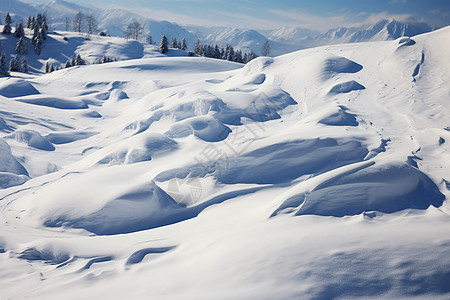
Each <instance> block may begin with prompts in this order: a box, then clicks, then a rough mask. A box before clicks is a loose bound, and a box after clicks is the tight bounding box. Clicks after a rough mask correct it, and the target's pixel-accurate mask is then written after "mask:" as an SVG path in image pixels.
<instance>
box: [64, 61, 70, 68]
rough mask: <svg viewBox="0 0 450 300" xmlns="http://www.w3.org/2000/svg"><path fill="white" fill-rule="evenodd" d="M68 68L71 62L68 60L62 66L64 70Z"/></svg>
mask: <svg viewBox="0 0 450 300" xmlns="http://www.w3.org/2000/svg"><path fill="white" fill-rule="evenodd" d="M70 67H72V60H71V59H68V60H67V61H66V63H65V65H64V68H70Z"/></svg>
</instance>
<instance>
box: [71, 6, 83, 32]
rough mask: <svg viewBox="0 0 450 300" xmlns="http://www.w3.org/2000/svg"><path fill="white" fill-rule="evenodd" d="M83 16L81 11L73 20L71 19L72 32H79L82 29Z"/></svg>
mask: <svg viewBox="0 0 450 300" xmlns="http://www.w3.org/2000/svg"><path fill="white" fill-rule="evenodd" d="M83 20H84V15H83V13H82V12H81V11H79V12H78V13H77V14H76V15H75V18H74V19H73V30H74V31H76V32H81V28H82V27H83Z"/></svg>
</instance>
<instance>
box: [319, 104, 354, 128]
mask: <svg viewBox="0 0 450 300" xmlns="http://www.w3.org/2000/svg"><path fill="white" fill-rule="evenodd" d="M346 110H347V108H345V107H344V106H339V110H338V112H337V113H334V114H332V115H330V116H328V117H326V118H323V119H322V120H320V121H319V123H321V124H325V125H329V126H358V121H356V117H355V115H354V114H351V113H348V112H347V111H346Z"/></svg>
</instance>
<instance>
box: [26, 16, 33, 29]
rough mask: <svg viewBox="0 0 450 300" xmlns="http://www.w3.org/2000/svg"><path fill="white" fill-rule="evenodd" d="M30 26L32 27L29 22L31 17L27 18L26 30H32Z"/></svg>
mask: <svg viewBox="0 0 450 300" xmlns="http://www.w3.org/2000/svg"><path fill="white" fill-rule="evenodd" d="M32 25H33V24H32V22H31V17H30V16H28V18H27V28H28V29H32V28H33V26H32Z"/></svg>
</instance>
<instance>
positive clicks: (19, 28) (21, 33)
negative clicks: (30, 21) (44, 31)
mask: <svg viewBox="0 0 450 300" xmlns="http://www.w3.org/2000/svg"><path fill="white" fill-rule="evenodd" d="M14 36H15V37H17V38H21V37H23V36H25V31H24V30H23V24H22V23H18V24H17V26H16V31H15V32H14Z"/></svg>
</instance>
